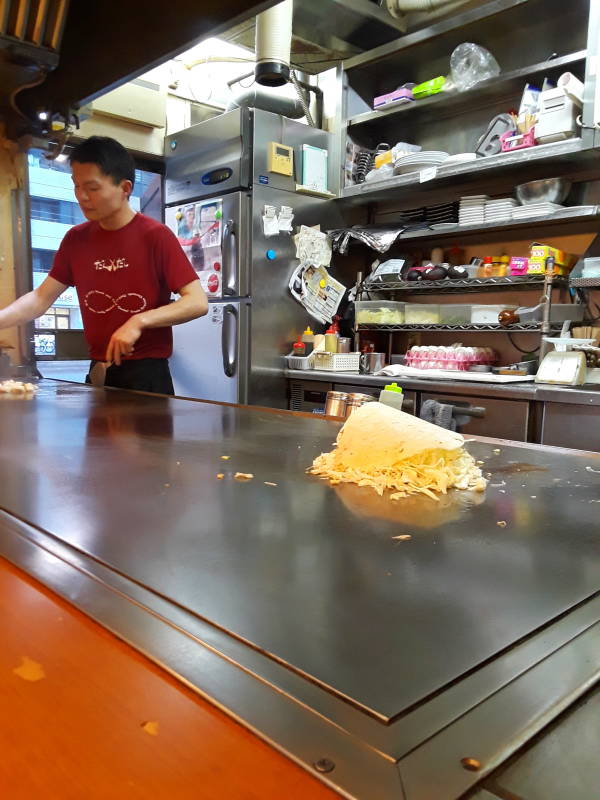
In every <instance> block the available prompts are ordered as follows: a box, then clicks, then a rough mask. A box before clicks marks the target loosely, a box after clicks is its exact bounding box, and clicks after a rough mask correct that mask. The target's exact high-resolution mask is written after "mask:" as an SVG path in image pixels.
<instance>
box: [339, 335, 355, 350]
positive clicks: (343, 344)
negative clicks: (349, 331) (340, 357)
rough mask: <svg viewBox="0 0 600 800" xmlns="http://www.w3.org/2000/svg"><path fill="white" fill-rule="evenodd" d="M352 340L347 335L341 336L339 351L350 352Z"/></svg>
mask: <svg viewBox="0 0 600 800" xmlns="http://www.w3.org/2000/svg"><path fill="white" fill-rule="evenodd" d="M351 341H352V340H351V339H349V338H348V337H347V336H340V338H339V339H338V353H349V352H350V343H351Z"/></svg>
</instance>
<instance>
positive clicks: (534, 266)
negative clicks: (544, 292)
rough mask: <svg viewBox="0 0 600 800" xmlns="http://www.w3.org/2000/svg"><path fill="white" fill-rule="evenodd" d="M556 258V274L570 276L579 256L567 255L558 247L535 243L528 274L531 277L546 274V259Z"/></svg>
mask: <svg viewBox="0 0 600 800" xmlns="http://www.w3.org/2000/svg"><path fill="white" fill-rule="evenodd" d="M550 257H552V258H554V274H555V275H568V274H569V272H570V271H571V269H572V268H573V266H574V265H575V263H576V261H577V256H575V255H572V254H571V253H565V252H563V251H562V250H559V249H558V248H557V247H551V246H550V245H547V244H539V243H538V242H534V243H533V244H532V245H531V249H530V251H529V267H528V268H527V272H528V273H529V274H530V275H540V274H542V275H543V274H544V272H545V271H546V259H547V258H550Z"/></svg>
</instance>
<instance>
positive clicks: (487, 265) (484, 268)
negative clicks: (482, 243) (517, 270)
mask: <svg viewBox="0 0 600 800" xmlns="http://www.w3.org/2000/svg"><path fill="white" fill-rule="evenodd" d="M493 274H494V259H493V258H492V256H485V258H484V259H483V264H482V265H481V267H479V272H478V273H477V277H478V278H491V277H492V276H493Z"/></svg>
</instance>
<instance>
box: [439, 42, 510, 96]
mask: <svg viewBox="0 0 600 800" xmlns="http://www.w3.org/2000/svg"><path fill="white" fill-rule="evenodd" d="M450 73H451V75H452V81H453V82H454V85H455V86H456V88H457V89H458V91H459V92H464V91H465V90H466V89H470V88H471V87H472V86H475V84H476V83H479V82H480V81H485V80H487V79H488V78H495V77H496V76H497V75H499V74H500V66H499V64H498V62H497V61H496V59H495V58H494V56H493V55H492V54H491V53H490V51H489V50H486V49H485V47H480V46H479V45H478V44H473V43H472V42H464V43H463V44H459V45H458V47H457V48H456V49H455V50H454V52H453V53H452V55H451V56H450Z"/></svg>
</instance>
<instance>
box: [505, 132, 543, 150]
mask: <svg viewBox="0 0 600 800" xmlns="http://www.w3.org/2000/svg"><path fill="white" fill-rule="evenodd" d="M500 145H501V147H502V152H503V153H512V151H513V150H524V149H525V148H526V147H534V146H535V128H531V129H530V130H528V131H527V133H515V132H514V131H506V133H503V134H502V135H501V136H500Z"/></svg>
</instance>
